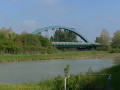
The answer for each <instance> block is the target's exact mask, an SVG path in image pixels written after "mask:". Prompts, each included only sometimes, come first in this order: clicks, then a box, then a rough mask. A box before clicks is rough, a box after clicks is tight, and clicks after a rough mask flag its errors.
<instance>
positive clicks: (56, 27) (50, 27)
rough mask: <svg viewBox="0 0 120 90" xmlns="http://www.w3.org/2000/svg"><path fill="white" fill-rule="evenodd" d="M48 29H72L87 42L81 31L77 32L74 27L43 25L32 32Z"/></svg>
mask: <svg viewBox="0 0 120 90" xmlns="http://www.w3.org/2000/svg"><path fill="white" fill-rule="evenodd" d="M49 29H65V30H69V31H72V32H73V33H75V34H76V35H78V36H79V37H80V38H81V39H83V40H84V41H85V42H86V43H89V41H88V40H87V39H86V38H85V37H84V36H83V35H82V34H81V33H79V32H77V31H76V30H75V29H74V28H69V27H65V26H49V27H44V28H41V29H37V30H35V31H34V32H33V33H32V34H38V33H41V32H43V31H46V30H49Z"/></svg>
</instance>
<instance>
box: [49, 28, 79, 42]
mask: <svg viewBox="0 0 120 90" xmlns="http://www.w3.org/2000/svg"><path fill="white" fill-rule="evenodd" d="M51 40H52V41H56V42H76V41H77V36H76V34H75V33H73V32H71V31H69V30H64V31H62V30H56V32H55V34H54V37H51Z"/></svg>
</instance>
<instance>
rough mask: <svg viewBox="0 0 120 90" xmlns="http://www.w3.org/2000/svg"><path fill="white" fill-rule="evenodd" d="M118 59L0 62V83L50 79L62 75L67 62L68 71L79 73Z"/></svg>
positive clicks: (104, 65) (115, 62) (102, 66)
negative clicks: (68, 65)
mask: <svg viewBox="0 0 120 90" xmlns="http://www.w3.org/2000/svg"><path fill="white" fill-rule="evenodd" d="M119 61H120V60H119ZM119 61H118V60H112V59H110V60H107V59H105V60H102V59H90V60H88V59H87V60H41V61H28V62H11V63H0V83H12V84H21V83H25V82H26V83H27V82H29V83H30V82H35V83H38V82H40V81H42V80H48V79H52V78H54V77H55V76H58V75H61V76H64V68H65V66H66V65H67V64H70V72H69V73H73V74H79V73H80V72H83V73H85V72H87V71H88V68H89V67H91V69H92V70H93V71H96V70H101V69H103V68H106V67H111V66H113V65H115V64H117V63H120V62H119Z"/></svg>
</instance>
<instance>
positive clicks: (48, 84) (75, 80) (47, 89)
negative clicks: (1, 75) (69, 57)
mask: <svg viewBox="0 0 120 90" xmlns="http://www.w3.org/2000/svg"><path fill="white" fill-rule="evenodd" d="M87 73H92V72H91V71H90V70H89V71H88V72H87ZM93 74H111V75H112V90H120V86H119V82H120V76H119V75H120V65H116V66H113V67H111V68H106V69H104V70H102V71H100V72H95V73H94V72H93ZM107 78H108V77H103V76H101V77H100V76H99V77H98V76H94V77H93V76H79V75H73V74H71V75H70V78H69V79H67V90H107ZM63 89H64V78H61V77H60V76H58V77H56V78H55V79H54V80H51V81H44V82H41V83H39V84H22V85H11V84H0V90H63Z"/></svg>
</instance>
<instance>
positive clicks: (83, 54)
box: [0, 51, 106, 62]
mask: <svg viewBox="0 0 120 90" xmlns="http://www.w3.org/2000/svg"><path fill="white" fill-rule="evenodd" d="M105 53H106V52H102V51H101V52H100V51H76V52H63V53H56V54H24V55H13V54H6V55H0V62H10V61H28V60H50V59H81V58H82V59H84V58H89V57H94V56H95V55H97V54H105Z"/></svg>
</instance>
